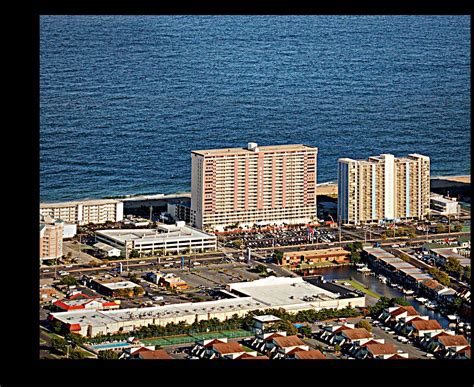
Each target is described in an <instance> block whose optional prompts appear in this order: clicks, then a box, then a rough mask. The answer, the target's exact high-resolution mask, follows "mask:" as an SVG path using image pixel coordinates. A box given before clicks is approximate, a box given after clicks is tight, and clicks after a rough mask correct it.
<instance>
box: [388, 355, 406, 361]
mask: <svg viewBox="0 0 474 387" xmlns="http://www.w3.org/2000/svg"><path fill="white" fill-rule="evenodd" d="M387 359H389V360H408V358H407V357H404V356H400V355H399V354H398V353H396V354H395V355H393V356H390V357H389V358H387Z"/></svg>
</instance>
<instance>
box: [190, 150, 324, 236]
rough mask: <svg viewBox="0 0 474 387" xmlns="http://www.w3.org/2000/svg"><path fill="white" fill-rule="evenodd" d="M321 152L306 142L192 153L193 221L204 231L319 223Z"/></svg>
mask: <svg viewBox="0 0 474 387" xmlns="http://www.w3.org/2000/svg"><path fill="white" fill-rule="evenodd" d="M317 155H318V148H316V147H312V146H307V145H303V144H295V145H277V146H261V147H259V146H258V144H256V143H252V142H251V143H248V146H247V147H246V148H226V149H211V150H196V151H192V152H191V165H192V167H191V168H192V178H191V222H192V223H193V224H194V226H195V227H197V228H199V229H204V230H212V231H214V230H218V231H219V230H223V229H224V227H226V226H233V225H238V226H242V227H252V226H253V225H254V224H257V225H269V224H275V225H281V224H283V223H286V224H298V223H307V222H310V221H312V220H314V219H316V170H317V167H316V166H317Z"/></svg>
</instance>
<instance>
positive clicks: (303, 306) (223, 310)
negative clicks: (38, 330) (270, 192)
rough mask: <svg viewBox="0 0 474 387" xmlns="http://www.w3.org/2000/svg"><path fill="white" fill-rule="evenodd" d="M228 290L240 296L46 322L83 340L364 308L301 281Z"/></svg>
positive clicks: (64, 315) (355, 299)
mask: <svg viewBox="0 0 474 387" xmlns="http://www.w3.org/2000/svg"><path fill="white" fill-rule="evenodd" d="M228 289H229V290H230V291H232V292H234V293H239V294H241V296H240V297H237V298H228V299H221V300H215V301H204V302H196V303H181V304H173V305H163V306H154V307H149V308H131V309H120V310H111V311H86V310H82V311H73V312H59V313H51V314H50V315H49V317H48V318H49V320H56V321H59V322H61V323H62V324H64V326H65V327H66V328H67V329H69V330H70V331H74V332H77V333H79V334H81V335H83V336H90V337H93V336H96V335H103V334H107V333H117V332H130V331H133V330H135V329H138V328H140V327H141V326H147V325H166V324H168V323H171V322H174V323H177V322H179V321H185V322H187V323H189V324H192V323H193V322H195V321H200V320H209V319H211V318H217V319H219V320H224V319H226V318H230V317H232V316H233V315H234V314H237V315H239V316H244V315H245V314H247V313H248V312H250V311H255V310H265V309H269V308H284V309H286V310H287V311H289V312H292V313H296V312H298V311H299V310H307V309H316V310H320V309H324V308H338V309H340V308H344V307H346V306H352V307H356V306H360V307H363V306H365V297H364V296H360V295H357V294H355V293H352V294H351V295H348V294H344V295H342V296H341V295H338V294H334V293H331V292H329V291H327V290H324V289H321V288H318V287H317V286H314V285H311V284H309V283H307V282H305V281H304V280H303V278H293V277H291V278H282V277H280V278H276V277H269V278H264V279H261V280H257V281H253V282H241V283H234V284H229V285H228Z"/></svg>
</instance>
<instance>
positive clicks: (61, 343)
mask: <svg viewBox="0 0 474 387" xmlns="http://www.w3.org/2000/svg"><path fill="white" fill-rule="evenodd" d="M67 345H68V344H67V342H66V340H64V339H62V338H59V337H54V338H53V339H52V340H51V347H52V348H53V349H54V350H55V351H56V352H62V353H66V346H67Z"/></svg>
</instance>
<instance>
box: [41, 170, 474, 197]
mask: <svg viewBox="0 0 474 387" xmlns="http://www.w3.org/2000/svg"><path fill="white" fill-rule="evenodd" d="M430 181H431V182H433V181H435V182H436V183H439V182H443V181H444V182H446V183H445V184H448V185H449V183H454V184H456V183H458V184H471V175H452V176H431V177H430ZM316 187H317V191H316V195H317V196H320V195H337V181H334V180H331V181H327V182H322V183H318V184H316ZM173 196H176V197H180V196H182V197H187V196H189V197H190V196H191V192H186V191H178V192H174V193H168V194H161V193H158V194H157V193H138V194H129V195H115V196H103V197H97V198H86V199H67V200H55V201H40V203H41V204H56V203H65V202H74V201H88V200H103V199H110V200H125V201H127V200H139V199H143V200H145V199H166V198H169V197H173Z"/></svg>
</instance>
